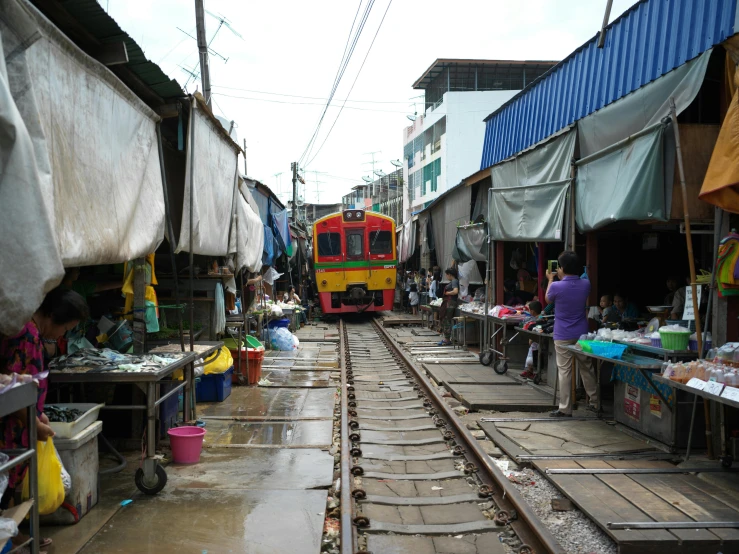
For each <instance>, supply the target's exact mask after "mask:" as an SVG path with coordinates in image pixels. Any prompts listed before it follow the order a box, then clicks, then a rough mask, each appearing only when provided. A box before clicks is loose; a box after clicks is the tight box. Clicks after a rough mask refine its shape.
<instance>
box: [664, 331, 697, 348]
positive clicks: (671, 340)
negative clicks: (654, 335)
mask: <svg viewBox="0 0 739 554" xmlns="http://www.w3.org/2000/svg"><path fill="white" fill-rule="evenodd" d="M659 336H660V337H661V338H662V348H664V349H665V350H687V349H688V341H689V340H690V331H684V332H681V331H663V330H662V329H660V330H659Z"/></svg>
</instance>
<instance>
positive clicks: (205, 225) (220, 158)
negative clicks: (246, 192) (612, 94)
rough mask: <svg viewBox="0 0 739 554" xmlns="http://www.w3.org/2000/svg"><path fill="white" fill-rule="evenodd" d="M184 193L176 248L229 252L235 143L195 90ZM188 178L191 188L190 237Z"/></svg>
mask: <svg viewBox="0 0 739 554" xmlns="http://www.w3.org/2000/svg"><path fill="white" fill-rule="evenodd" d="M190 105H191V107H192V109H191V112H190V128H189V129H188V141H189V142H188V149H187V162H186V165H185V195H184V197H185V198H184V202H183V203H182V228H181V230H180V239H179V242H178V244H177V250H176V251H177V252H183V251H185V252H189V251H190V249H191V248H192V252H193V253H194V254H200V255H204V256H226V255H228V246H229V244H228V243H229V230H230V227H231V218H232V214H233V211H234V200H235V197H236V196H235V191H236V186H237V179H238V168H237V162H238V157H237V156H238V151H239V150H238V147H237V146H236V144H234V143H233V141H232V140H231V139H230V138H229V137H228V136H227V134H226V131H225V129H223V127H222V126H221V124H220V123H219V122H218V121H217V120H215V119H214V118H212V117H211V116H210V114H209V113H206V111H205V110H207V109H208V108H207V107H205V106H204V105H203V104H202V97H201V96H200V95H198V94H196V95H195V97H194V99H193V100H192V101H191V102H190ZM190 179H192V188H193V199H192V207H193V224H192V231H193V236H192V241H191V238H190V202H191V199H190Z"/></svg>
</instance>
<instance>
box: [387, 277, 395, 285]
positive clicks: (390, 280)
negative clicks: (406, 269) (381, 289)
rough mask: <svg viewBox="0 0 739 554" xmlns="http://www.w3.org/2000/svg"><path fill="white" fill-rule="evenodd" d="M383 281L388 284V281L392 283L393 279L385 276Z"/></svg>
mask: <svg viewBox="0 0 739 554" xmlns="http://www.w3.org/2000/svg"><path fill="white" fill-rule="evenodd" d="M385 282H386V283H387V284H388V285H389V284H390V283H392V282H393V280H392V279H391V278H390V277H387V278H386V279H385Z"/></svg>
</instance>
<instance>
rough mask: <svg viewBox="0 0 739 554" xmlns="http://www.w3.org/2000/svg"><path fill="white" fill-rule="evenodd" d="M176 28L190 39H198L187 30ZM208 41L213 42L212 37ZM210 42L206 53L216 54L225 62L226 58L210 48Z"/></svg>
mask: <svg viewBox="0 0 739 554" xmlns="http://www.w3.org/2000/svg"><path fill="white" fill-rule="evenodd" d="M177 30H178V31H180V32H181V33H184V34H186V35H187V36H188V37H190V38H191V39H193V40H195V41H197V40H198V39H197V37H194V36H192V35H191V34H190V33H188V32H187V31H185V30H183V29H180V28H179V27H177ZM214 36H215V35H214ZM210 42H213V39H211V41H210ZM210 42H209V43H208V53H209V54H212V55H214V56H218V57H219V58H221V59H222V60H223V63H226V62H227V61H228V58H224V57H223V56H222V55H221V54H219V53H218V52H216V51H215V50H213V49H212V48H211V47H210Z"/></svg>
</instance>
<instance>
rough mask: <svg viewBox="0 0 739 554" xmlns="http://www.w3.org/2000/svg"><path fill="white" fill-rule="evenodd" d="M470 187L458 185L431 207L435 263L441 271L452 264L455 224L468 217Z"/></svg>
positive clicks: (463, 221) (462, 221) (465, 221)
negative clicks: (436, 204)
mask: <svg viewBox="0 0 739 554" xmlns="http://www.w3.org/2000/svg"><path fill="white" fill-rule="evenodd" d="M470 201H471V190H470V187H465V186H458V187H457V188H456V189H454V190H452V191H450V192H449V193H448V194H446V196H445V197H444V198H443V199H441V200H440V201H439V202H438V206H434V207H433V208H431V218H432V220H433V227H434V243H435V245H436V263H437V264H439V267H441V268H442V271H443V270H444V269H445V268H447V267H450V266H451V265H452V251H453V250H454V243H455V241H456V238H457V226H458V225H464V224H465V223H468V222H469V219H470Z"/></svg>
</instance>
